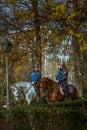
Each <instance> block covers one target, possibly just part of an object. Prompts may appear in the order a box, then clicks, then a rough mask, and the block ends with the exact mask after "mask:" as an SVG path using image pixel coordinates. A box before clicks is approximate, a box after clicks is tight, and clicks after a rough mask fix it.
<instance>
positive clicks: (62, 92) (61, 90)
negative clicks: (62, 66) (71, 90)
mask: <svg viewBox="0 0 87 130" xmlns="http://www.w3.org/2000/svg"><path fill="white" fill-rule="evenodd" d="M60 92H61V94H62V95H64V91H63V89H62V86H61V85H60Z"/></svg>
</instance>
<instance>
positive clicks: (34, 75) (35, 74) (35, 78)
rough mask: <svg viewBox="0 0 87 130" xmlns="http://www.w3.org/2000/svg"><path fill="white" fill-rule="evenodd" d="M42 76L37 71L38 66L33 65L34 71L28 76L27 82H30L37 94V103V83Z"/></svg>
mask: <svg viewBox="0 0 87 130" xmlns="http://www.w3.org/2000/svg"><path fill="white" fill-rule="evenodd" d="M41 76H42V74H41V72H40V71H39V66H38V65H37V64H35V66H34V70H33V72H32V73H31V75H30V79H29V82H31V84H32V85H33V86H34V88H35V91H36V93H37V99H36V100H37V103H38V102H39V91H38V83H37V81H38V80H39V79H40V78H41Z"/></svg>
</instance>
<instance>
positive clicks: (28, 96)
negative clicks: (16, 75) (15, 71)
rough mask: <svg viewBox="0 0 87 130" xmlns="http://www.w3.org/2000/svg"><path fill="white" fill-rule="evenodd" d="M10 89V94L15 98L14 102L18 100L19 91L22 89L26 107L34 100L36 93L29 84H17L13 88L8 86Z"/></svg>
mask: <svg viewBox="0 0 87 130" xmlns="http://www.w3.org/2000/svg"><path fill="white" fill-rule="evenodd" d="M10 87H11V89H12V93H13V94H14V96H15V100H17V101H18V100H19V96H20V93H19V90H20V89H21V88H23V92H24V95H25V100H26V101H27V103H28V105H30V104H31V102H32V101H34V100H36V97H37V93H36V91H35V87H34V86H33V85H31V83H30V82H17V83H16V84H15V85H14V86H10Z"/></svg>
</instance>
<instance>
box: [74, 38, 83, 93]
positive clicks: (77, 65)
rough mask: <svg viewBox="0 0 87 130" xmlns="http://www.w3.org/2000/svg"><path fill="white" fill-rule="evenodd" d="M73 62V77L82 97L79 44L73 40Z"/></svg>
mask: <svg viewBox="0 0 87 130" xmlns="http://www.w3.org/2000/svg"><path fill="white" fill-rule="evenodd" d="M73 60H74V76H75V82H76V86H77V88H78V90H80V94H81V95H82V88H83V86H82V78H81V69H80V48H79V44H78V43H77V42H76V41H75V39H74V40H73Z"/></svg>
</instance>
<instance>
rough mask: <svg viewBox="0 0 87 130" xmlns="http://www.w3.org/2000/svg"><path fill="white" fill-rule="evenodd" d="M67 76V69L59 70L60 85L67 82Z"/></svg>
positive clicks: (57, 77) (57, 78)
mask: <svg viewBox="0 0 87 130" xmlns="http://www.w3.org/2000/svg"><path fill="white" fill-rule="evenodd" d="M67 76H68V73H67V70H66V69H59V70H58V73H57V76H56V80H58V81H59V82H60V83H63V82H67Z"/></svg>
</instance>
